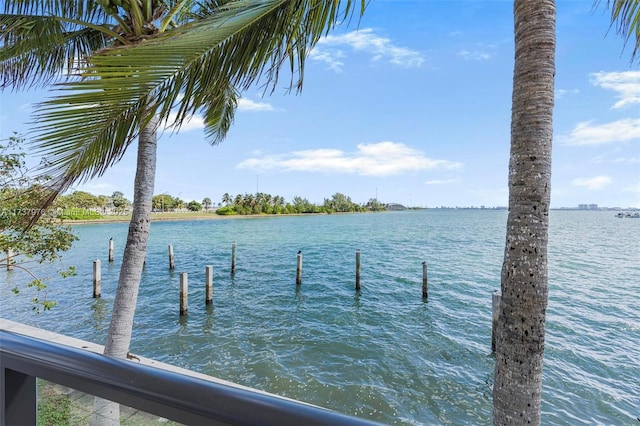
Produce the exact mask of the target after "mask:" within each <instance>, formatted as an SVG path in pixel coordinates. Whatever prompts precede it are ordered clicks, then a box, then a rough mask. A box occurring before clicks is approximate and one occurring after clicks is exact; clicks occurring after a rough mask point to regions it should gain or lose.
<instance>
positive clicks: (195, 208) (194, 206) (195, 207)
mask: <svg viewBox="0 0 640 426" xmlns="http://www.w3.org/2000/svg"><path fill="white" fill-rule="evenodd" d="M187 209H188V210H189V211H191V212H199V211H200V210H202V204H200V203H199V202H197V201H195V200H194V201H190V202H189V204H187Z"/></svg>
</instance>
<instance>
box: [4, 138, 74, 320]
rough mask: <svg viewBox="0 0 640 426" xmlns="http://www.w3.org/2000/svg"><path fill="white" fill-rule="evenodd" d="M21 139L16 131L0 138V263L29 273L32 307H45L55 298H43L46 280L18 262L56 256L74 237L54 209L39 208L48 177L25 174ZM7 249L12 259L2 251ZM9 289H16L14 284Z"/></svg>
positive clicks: (45, 194) (50, 304)
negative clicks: (34, 295)
mask: <svg viewBox="0 0 640 426" xmlns="http://www.w3.org/2000/svg"><path fill="white" fill-rule="evenodd" d="M22 143H23V139H22V138H20V137H19V136H17V135H16V136H13V137H11V138H9V139H8V140H2V141H0V206H1V207H0V266H6V265H7V264H8V262H11V263H12V264H13V267H14V268H16V269H18V270H21V271H23V272H25V273H26V274H27V275H30V276H31V281H30V282H28V283H25V284H24V287H25V288H26V289H29V290H30V291H34V292H36V294H37V295H38V296H36V297H33V298H32V301H33V303H34V307H33V308H34V310H36V311H39V310H40V308H42V309H44V310H48V309H51V308H52V307H53V306H54V305H55V302H53V301H50V300H48V299H47V292H46V284H45V283H44V281H43V280H41V279H39V278H38V277H36V276H34V275H33V274H32V273H31V272H30V271H29V270H28V269H27V268H25V267H24V266H22V264H23V263H24V262H25V261H27V260H35V261H37V262H40V263H42V262H50V261H53V260H55V259H58V258H59V257H60V253H61V252H63V251H65V250H68V249H69V248H70V247H71V245H72V244H73V242H74V241H75V240H77V237H76V236H75V235H74V234H73V233H72V232H71V228H70V227H68V226H62V225H61V224H60V220H59V219H58V217H57V216H58V212H57V210H56V209H51V210H42V209H40V208H39V206H41V205H42V203H43V199H45V198H47V197H49V196H50V195H51V194H50V193H49V192H48V191H47V190H46V189H45V188H46V184H47V183H48V178H47V177H46V176H40V177H38V178H33V177H31V176H30V175H29V173H28V172H29V170H28V169H27V167H26V165H25V162H24V156H25V154H24V152H23V150H22ZM32 222H34V223H33V226H31V227H29V225H31V224H32ZM9 250H11V252H12V253H13V256H14V257H13V258H12V259H9V258H8V256H7V255H6V253H7V252H8V251H9ZM13 291H14V292H15V293H19V289H18V287H16V288H14V289H13Z"/></svg>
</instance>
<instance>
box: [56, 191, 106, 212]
mask: <svg viewBox="0 0 640 426" xmlns="http://www.w3.org/2000/svg"><path fill="white" fill-rule="evenodd" d="M100 204H101V201H100V199H99V198H98V197H97V196H95V195H93V194H90V193H88V192H84V191H74V192H73V193H71V194H69V195H61V196H59V197H58V198H57V200H56V205H57V206H58V207H61V208H63V209H91V208H96V207H100Z"/></svg>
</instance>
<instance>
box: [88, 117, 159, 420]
mask: <svg viewBox="0 0 640 426" xmlns="http://www.w3.org/2000/svg"><path fill="white" fill-rule="evenodd" d="M156 128H157V118H156V117H153V118H152V119H151V120H150V122H149V123H148V124H147V126H146V127H144V128H143V129H142V130H141V131H140V136H139V138H138V158H137V168H136V176H135V181H134V189H133V213H132V215H131V222H130V223H129V234H128V235H127V244H126V246H125V248H124V256H123V259H122V266H121V267H120V277H119V279H118V288H117V290H116V298H115V300H114V302H113V312H112V314H111V324H110V325H109V333H108V335H107V342H106V344H105V348H104V354H105V355H108V356H111V357H114V358H126V357H127V353H128V352H129V345H130V343H131V333H132V330H133V317H134V314H135V310H136V301H137V299H138V289H139V287H140V277H141V275H142V268H143V266H144V261H145V257H146V254H147V241H148V239H149V230H150V225H151V207H152V202H151V199H152V197H153V185H154V182H155V177H156V148H157V145H158V144H157V133H156ZM119 417H120V408H119V405H118V404H117V403H114V402H111V401H106V400H103V399H101V398H96V399H95V401H94V415H93V416H92V420H91V424H92V426H95V425H101V426H105V425H109V426H111V425H118V424H119Z"/></svg>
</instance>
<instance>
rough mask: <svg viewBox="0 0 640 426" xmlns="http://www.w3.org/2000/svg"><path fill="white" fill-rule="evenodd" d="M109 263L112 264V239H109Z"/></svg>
mask: <svg viewBox="0 0 640 426" xmlns="http://www.w3.org/2000/svg"><path fill="white" fill-rule="evenodd" d="M109 262H113V238H109Z"/></svg>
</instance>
